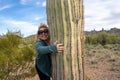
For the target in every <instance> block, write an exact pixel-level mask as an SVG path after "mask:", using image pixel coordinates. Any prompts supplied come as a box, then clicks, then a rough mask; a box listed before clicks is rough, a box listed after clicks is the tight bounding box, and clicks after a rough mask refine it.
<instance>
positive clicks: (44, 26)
mask: <svg viewBox="0 0 120 80" xmlns="http://www.w3.org/2000/svg"><path fill="white" fill-rule="evenodd" d="M41 28H46V29H48V36H49V37H48V41H47V42H50V31H49V28H48V26H47V25H46V24H45V23H40V25H39V26H38V31H39V30H40V29H41ZM38 31H37V34H36V41H38V40H40V38H39V35H38Z"/></svg>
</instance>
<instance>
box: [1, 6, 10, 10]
mask: <svg viewBox="0 0 120 80" xmlns="http://www.w3.org/2000/svg"><path fill="white" fill-rule="evenodd" d="M11 7H12V5H5V6H2V7H0V11H2V10H4V9H8V8H11Z"/></svg>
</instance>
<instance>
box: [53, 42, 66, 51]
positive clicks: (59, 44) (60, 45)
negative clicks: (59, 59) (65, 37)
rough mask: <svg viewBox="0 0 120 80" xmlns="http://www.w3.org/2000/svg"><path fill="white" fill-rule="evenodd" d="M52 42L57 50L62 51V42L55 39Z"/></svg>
mask: <svg viewBox="0 0 120 80" xmlns="http://www.w3.org/2000/svg"><path fill="white" fill-rule="evenodd" d="M54 44H56V46H57V51H58V52H63V50H64V46H63V44H62V43H58V41H56V42H54Z"/></svg>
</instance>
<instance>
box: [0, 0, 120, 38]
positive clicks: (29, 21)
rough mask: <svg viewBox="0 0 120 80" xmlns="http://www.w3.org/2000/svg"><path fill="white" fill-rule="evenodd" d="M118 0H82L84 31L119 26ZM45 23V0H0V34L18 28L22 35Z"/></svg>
mask: <svg viewBox="0 0 120 80" xmlns="http://www.w3.org/2000/svg"><path fill="white" fill-rule="evenodd" d="M119 8H120V0H84V12H85V13H84V15H85V28H84V30H85V31H90V30H93V29H95V30H101V29H102V28H104V29H106V30H109V29H110V28H113V27H116V28H120V9H119ZM41 22H44V23H46V0H0V34H1V35H2V34H5V33H6V32H7V31H8V30H10V31H17V30H20V31H21V33H22V34H23V35H24V37H26V36H29V35H32V34H35V33H36V31H37V28H38V25H39V24H40V23H41Z"/></svg>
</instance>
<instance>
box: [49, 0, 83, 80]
mask: <svg viewBox="0 0 120 80" xmlns="http://www.w3.org/2000/svg"><path fill="white" fill-rule="evenodd" d="M47 23H48V26H49V28H50V34H51V41H52V42H54V41H56V40H58V42H60V43H63V44H64V52H63V53H61V54H60V53H58V54H53V55H52V67H53V74H52V79H53V80H84V69H83V44H82V43H83V42H82V37H83V34H84V33H83V30H84V25H83V24H84V23H83V0H47ZM81 45H82V46H81Z"/></svg>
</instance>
